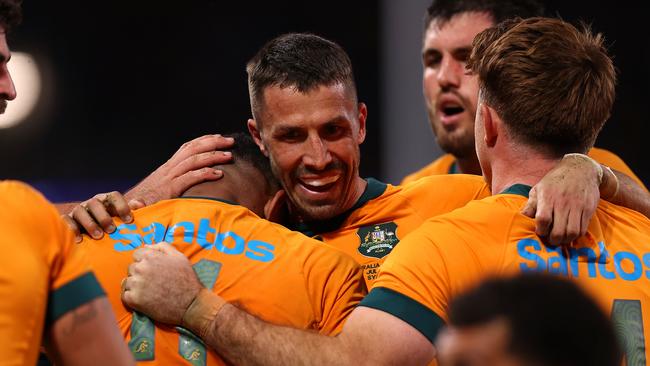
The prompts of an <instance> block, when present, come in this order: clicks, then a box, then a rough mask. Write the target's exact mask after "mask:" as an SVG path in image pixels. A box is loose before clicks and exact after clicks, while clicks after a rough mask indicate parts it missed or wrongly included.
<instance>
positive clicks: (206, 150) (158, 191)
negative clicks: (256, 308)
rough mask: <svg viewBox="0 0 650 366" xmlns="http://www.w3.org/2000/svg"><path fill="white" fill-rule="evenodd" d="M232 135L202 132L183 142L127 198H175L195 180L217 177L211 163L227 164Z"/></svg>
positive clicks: (148, 202)
mask: <svg viewBox="0 0 650 366" xmlns="http://www.w3.org/2000/svg"><path fill="white" fill-rule="evenodd" d="M233 143H234V139H233V138H232V137H224V136H221V135H205V136H201V137H199V138H196V139H194V140H192V141H189V142H186V143H184V144H183V145H182V146H181V147H180V149H178V151H176V153H175V154H174V155H173V156H172V157H171V158H170V159H169V160H168V161H167V162H166V163H165V164H163V165H161V166H160V167H159V168H158V169H156V170H155V171H154V172H153V173H151V174H149V176H148V177H146V178H145V179H144V180H143V181H142V182H140V183H139V184H138V185H137V186H135V187H134V188H132V189H131V190H130V191H129V192H127V193H126V197H127V198H129V199H138V200H140V201H142V202H143V203H144V204H145V205H147V206H148V205H151V204H154V203H156V202H158V201H160V200H164V199H170V198H176V197H178V196H180V195H181V194H182V193H183V192H185V191H186V190H187V189H188V188H190V187H192V186H193V185H195V184H198V183H201V182H204V181H208V180H216V179H219V178H221V177H222V176H223V172H222V171H221V170H215V169H213V168H212V166H213V165H217V164H226V163H229V162H230V161H231V159H232V155H231V153H230V152H228V151H226V152H223V151H220V150H222V149H227V148H229V147H231V146H232V145H233Z"/></svg>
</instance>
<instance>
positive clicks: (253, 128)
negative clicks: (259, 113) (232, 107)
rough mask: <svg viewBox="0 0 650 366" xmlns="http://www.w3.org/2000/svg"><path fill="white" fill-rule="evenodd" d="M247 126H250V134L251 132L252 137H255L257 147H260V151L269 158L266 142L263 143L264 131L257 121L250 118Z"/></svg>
mask: <svg viewBox="0 0 650 366" xmlns="http://www.w3.org/2000/svg"><path fill="white" fill-rule="evenodd" d="M246 125H247V126H248V132H250V134H251V136H252V137H253V140H255V143H256V144H257V146H259V148H260V151H262V154H264V156H266V157H268V156H269V153H268V151H266V147H265V146H264V142H262V129H261V128H259V125H258V123H257V121H256V120H254V119H252V118H249V119H248V122H247V123H246Z"/></svg>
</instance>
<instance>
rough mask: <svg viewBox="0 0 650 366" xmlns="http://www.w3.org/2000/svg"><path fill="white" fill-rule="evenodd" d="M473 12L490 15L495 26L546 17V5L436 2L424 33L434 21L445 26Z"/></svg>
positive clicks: (516, 0)
mask: <svg viewBox="0 0 650 366" xmlns="http://www.w3.org/2000/svg"><path fill="white" fill-rule="evenodd" d="M471 12H477V13H487V14H489V15H490V17H491V18H492V21H493V22H494V24H497V23H501V22H502V21H504V20H506V19H512V18H515V17H520V18H531V17H539V16H544V15H545V14H544V5H542V3H541V2H539V1H536V0H434V1H433V2H432V3H431V5H430V6H429V7H428V8H427V13H426V14H425V17H424V31H425V32H426V30H427V29H428V28H429V25H430V24H431V22H432V21H434V20H436V21H437V22H439V23H440V24H444V23H446V22H448V21H449V20H450V19H451V18H452V17H454V15H457V14H462V13H471Z"/></svg>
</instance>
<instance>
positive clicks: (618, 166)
mask: <svg viewBox="0 0 650 366" xmlns="http://www.w3.org/2000/svg"><path fill="white" fill-rule="evenodd" d="M588 155H589V156H590V157H591V158H592V159H594V160H596V161H597V162H599V163H601V164H603V165H607V166H608V167H610V168H612V169H614V170H617V171H619V172H621V173H623V174H625V175H627V176H628V177H630V178H632V179H634V181H635V182H637V183H638V184H639V186H641V187H642V188H643V189H645V190H646V191H647V190H648V188H646V186H645V185H644V184H643V182H642V181H641V179H639V177H637V176H636V174H634V172H633V171H632V169H630V167H629V166H627V164H625V162H624V161H623V159H621V158H620V157H619V156H618V155H616V154H614V153H613V152H611V151H608V150H605V149H599V148H595V147H594V148H593V149H591V150H590V151H589V154H588Z"/></svg>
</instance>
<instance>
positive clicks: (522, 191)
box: [500, 183, 532, 198]
mask: <svg viewBox="0 0 650 366" xmlns="http://www.w3.org/2000/svg"><path fill="white" fill-rule="evenodd" d="M531 188H532V187H531V186H527V185H525V184H519V183H517V184H513V185H511V186H510V187H508V188H506V189H505V190H504V191H503V192H501V193H500V194H518V195H520V196H524V197H526V198H528V193H530V190H531Z"/></svg>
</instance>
